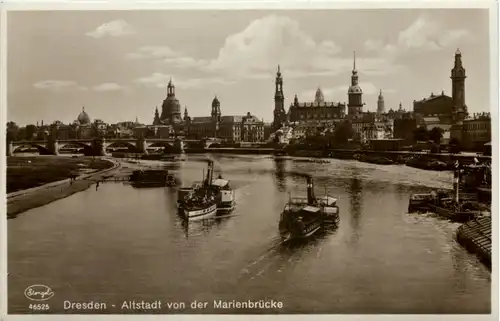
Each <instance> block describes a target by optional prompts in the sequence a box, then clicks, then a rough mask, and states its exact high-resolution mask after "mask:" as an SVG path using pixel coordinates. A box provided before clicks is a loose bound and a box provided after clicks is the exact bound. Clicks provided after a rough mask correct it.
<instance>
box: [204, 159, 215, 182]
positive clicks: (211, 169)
mask: <svg viewBox="0 0 500 321" xmlns="http://www.w3.org/2000/svg"><path fill="white" fill-rule="evenodd" d="M213 172H214V163H213V161H211V160H209V161H208V171H207V178H206V182H207V183H206V184H207V186H210V185H212V177H213Z"/></svg>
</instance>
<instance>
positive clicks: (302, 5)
mask: <svg viewBox="0 0 500 321" xmlns="http://www.w3.org/2000/svg"><path fill="white" fill-rule="evenodd" d="M167 1H168V0H165V1H162V0H143V1H125V0H122V1H120V0H109V1H102V0H101V1H99V0H97V1H88V2H85V1H64V0H59V1H22V0H18V1H15V0H4V1H2V2H3V3H2V2H0V9H1V10H2V11H1V16H0V18H1V22H0V23H1V24H0V122H1V124H0V130H1V135H2V136H3V135H5V125H6V122H7V118H6V113H7V112H6V110H7V109H6V106H7V97H6V93H7V83H6V78H7V77H6V68H7V61H6V59H7V58H6V54H7V48H6V45H7V39H6V37H7V33H6V25H7V15H6V10H12V11H17V10H138V9H142V10H151V9H233V10H236V9H238V10H242V9H265V10H276V9H416V8H426V9H427V8H442V9H446V8H485V9H489V10H490V69H491V70H492V71H494V72H491V74H490V80H491V81H490V97H491V98H490V105H491V110H490V111H491V115H492V124H491V125H492V142H493V145H492V155H493V158H492V171H493V190H494V191H497V193H498V187H499V186H498V174H499V171H498V170H499V168H498V165H499V164H498V156H499V154H498V152H499V146H498V137H499V136H498V134H499V128H498V127H499V126H498V125H499V117H498V116H499V110H498V90H499V87H498V84H499V82H498V74H499V72H500V71H499V64H498V54H499V52H498V41H499V38H498V16H499V12H498V3H497V2H496V1H493V0H476V1H470V0H468V1H465V0H461V1H452V0H441V1H437V0H433V1H416V0H412V1H411V2H410V1H404V2H403V1H385V2H383V1H377V0H370V1H368V0H365V1H352V0H336V1H335V2H334V1H332V0H330V1H329V0H323V1H317V0H316V1H315V0H309V1H308V0H286V1H276V0H275V1H269V0H254V1H235V0H222V1H221V0H219V1H213V0H205V1H201V0H200V1H192V0H191V1H190V0H185V1H179V0H174V1H168V2H167ZM466 23H467V22H466V21H464V24H466ZM0 152H1V153H2V155H5V152H6V151H5V138H4V137H2V140H1V143H0ZM0 170H1V172H2V174H3V176H2V178H5V174H6V172H5V171H6V168H5V156H3V157H0ZM5 189H6V184H0V192H1V193H2V194H3V195H6V194H5ZM2 206H3V208H4V209H6V198H5V197H4V198H2ZM498 213H499V212H498V198H493V203H492V217H493V222H494V223H496V224H493V226H494V227H493V231H492V233H493V240H494V245H493V246H494V249H493V253H492V256H493V257H492V281H491V289H492V296H491V304H492V314H491V315H254V316H250V315H203V316H200V315H196V316H195V315H116V314H115V315H88V316H84V315H71V316H68V315H36V316H33V315H6V309H7V259H6V258H7V220H6V219H4V218H2V219H0V245H1V247H0V252H1V254H2V259H1V260H0V273H1V274H0V318H1V319H2V320H32V319H33V318H35V319H38V320H51V321H52V320H67V319H68V318H71V319H75V320H145V319H147V320H160V319H162V320H164V319H168V320H190V321H191V320H195V319H199V318H203V319H207V320H221V319H225V320H246V319H253V318H255V319H259V320H270V319H277V318H279V319H282V320H298V319H305V318H314V319H316V320H332V319H335V320H365V319H371V320H388V319H389V320H391V319H392V320H401V319H407V320H410V319H411V320H424V319H425V320H447V319H448V320H498V316H499V315H498V311H499V310H498V299H499V297H498V267H499V265H498V264H497V263H498V217H497V215H498Z"/></svg>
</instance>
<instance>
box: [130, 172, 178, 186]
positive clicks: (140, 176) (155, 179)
mask: <svg viewBox="0 0 500 321" xmlns="http://www.w3.org/2000/svg"><path fill="white" fill-rule="evenodd" d="M129 181H130V183H131V184H132V186H134V187H165V186H175V185H176V184H177V180H176V179H175V177H174V176H173V175H172V174H170V173H169V172H168V171H167V170H161V169H160V170H156V169H151V170H135V171H133V172H132V175H130V177H129Z"/></svg>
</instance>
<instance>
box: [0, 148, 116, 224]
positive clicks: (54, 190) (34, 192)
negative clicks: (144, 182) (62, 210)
mask: <svg viewBox="0 0 500 321" xmlns="http://www.w3.org/2000/svg"><path fill="white" fill-rule="evenodd" d="M103 159H105V160H108V161H110V162H112V163H113V166H112V167H110V168H107V169H104V170H100V171H94V172H92V173H86V174H82V175H80V176H78V177H76V178H75V180H74V181H73V182H71V179H69V178H68V179H64V180H60V181H56V182H52V183H48V184H45V185H41V186H37V187H33V188H29V189H25V190H20V191H17V192H13V193H9V194H7V217H8V218H12V217H15V216H16V215H18V214H20V213H22V212H24V211H27V210H29V209H32V208H36V207H39V206H43V205H46V204H48V203H50V202H53V201H56V200H58V199H61V198H64V197H67V196H69V195H72V194H74V193H77V192H80V191H83V190H85V189H87V188H88V187H90V186H91V185H92V184H94V183H95V181H97V180H100V179H101V177H102V175H104V174H109V173H113V172H114V171H116V170H118V169H119V168H120V166H121V165H120V163H119V162H117V161H116V160H114V159H112V158H108V157H106V158H103Z"/></svg>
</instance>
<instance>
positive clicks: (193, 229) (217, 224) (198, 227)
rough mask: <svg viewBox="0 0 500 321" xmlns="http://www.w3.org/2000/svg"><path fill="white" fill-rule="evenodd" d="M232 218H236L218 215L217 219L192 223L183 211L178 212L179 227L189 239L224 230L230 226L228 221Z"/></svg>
mask: <svg viewBox="0 0 500 321" xmlns="http://www.w3.org/2000/svg"><path fill="white" fill-rule="evenodd" d="M232 217H234V215H231V214H217V216H215V217H211V218H207V219H203V220H196V221H192V220H191V221H190V220H187V219H186V218H185V217H184V214H182V211H181V210H177V225H179V226H180V228H181V229H182V231H183V232H184V236H185V237H186V239H188V238H189V237H196V236H201V235H207V234H208V233H209V232H210V231H211V230H213V229H214V228H217V229H222V228H224V227H225V226H226V225H227V224H228V221H229V220H230V219H231V218H232Z"/></svg>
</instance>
